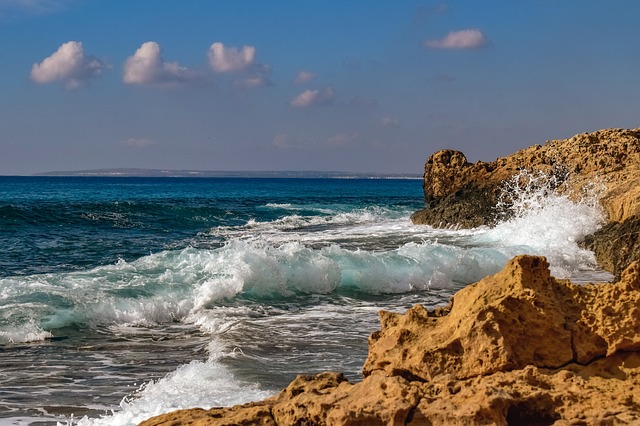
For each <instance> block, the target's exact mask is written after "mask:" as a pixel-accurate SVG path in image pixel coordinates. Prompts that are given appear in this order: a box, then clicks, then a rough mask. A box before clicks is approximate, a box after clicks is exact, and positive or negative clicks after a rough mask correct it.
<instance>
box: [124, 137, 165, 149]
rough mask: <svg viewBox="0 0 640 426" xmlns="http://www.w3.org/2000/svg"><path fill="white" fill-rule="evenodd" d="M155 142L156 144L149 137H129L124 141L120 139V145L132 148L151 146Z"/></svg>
mask: <svg viewBox="0 0 640 426" xmlns="http://www.w3.org/2000/svg"><path fill="white" fill-rule="evenodd" d="M156 144H157V142H156V141H154V140H153V139H149V138H130V139H127V140H126V141H122V145H125V146H130V147H134V148H144V147H147V146H152V145H156Z"/></svg>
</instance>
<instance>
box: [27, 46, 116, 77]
mask: <svg viewBox="0 0 640 426" xmlns="http://www.w3.org/2000/svg"><path fill="white" fill-rule="evenodd" d="M105 68H107V65H106V64H105V63H104V62H103V61H101V60H99V59H97V58H95V57H93V56H90V55H85V54H84V49H83V47H82V43H81V42H78V41H69V42H67V43H64V44H62V45H61V46H60V47H59V48H58V50H56V51H55V52H54V53H53V54H52V55H51V56H49V57H48V58H45V59H44V60H43V61H42V62H40V63H37V64H33V66H32V67H31V79H32V80H33V81H35V82H36V83H40V84H45V83H52V82H54V81H60V82H63V83H64V85H65V87H66V88H67V89H77V88H79V87H82V86H84V85H85V84H86V83H88V81H89V80H90V79H92V78H96V77H98V76H99V75H100V74H102V71H103V70H104V69H105Z"/></svg>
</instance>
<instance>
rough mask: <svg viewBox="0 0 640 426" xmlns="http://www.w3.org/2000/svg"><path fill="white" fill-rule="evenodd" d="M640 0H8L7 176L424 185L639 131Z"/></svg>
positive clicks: (4, 48) (0, 151) (4, 24)
mask: <svg viewBox="0 0 640 426" xmlns="http://www.w3.org/2000/svg"><path fill="white" fill-rule="evenodd" d="M639 16H640V1H637V0H517V1H514V0H486V1H477V0H459V1H456V0H450V1H442V2H440V1H435V2H430V1H413V0H406V1H405V0H394V1H391V0H388V1H383V0H380V1H377V0H376V1H373V0H339V1H338V0H335V1H333V0H295V1H294V0H271V1H268V0H215V1H214V0H207V1H205V0H202V1H198V0H183V1H177V0H175V1H168V0H0V175H15V174H17V175H28V174H32V173H37V172H47V171H60V170H65V171H71V170H86V169H99V168H149V169H170V170H185V169H188V170H229V171H240V170H252V171H267V170H315V171H350V172H378V173H415V174H420V173H421V172H422V170H423V167H424V163H425V160H426V159H427V157H428V156H429V155H431V154H432V153H433V152H435V151H437V150H439V149H444V148H452V149H457V150H460V151H462V152H464V153H465V154H466V156H467V158H468V160H469V161H474V162H475V161H479V160H483V161H491V160H494V159H495V158H497V157H500V156H504V155H508V154H510V153H513V152H515V151H517V150H519V149H522V148H525V147H527V146H530V145H533V144H537V143H540V144H544V143H545V141H546V140H549V139H564V138H568V137H571V136H572V135H574V134H577V133H582V132H585V131H589V132H590V131H595V130H598V129H601V128H636V127H640V71H639V70H640V25H638V23H637V19H638V17H639Z"/></svg>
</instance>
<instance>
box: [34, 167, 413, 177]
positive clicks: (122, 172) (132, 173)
mask: <svg viewBox="0 0 640 426" xmlns="http://www.w3.org/2000/svg"><path fill="white" fill-rule="evenodd" d="M34 176H94V177H95V176H104V177H236V178H299V179H305V178H306V179H313V178H325V179H422V175H421V174H417V173H353V172H334V171H329V172H319V171H307V170H303V171H217V170H162V169H93V170H77V171H53V172H44V173H36V174H34Z"/></svg>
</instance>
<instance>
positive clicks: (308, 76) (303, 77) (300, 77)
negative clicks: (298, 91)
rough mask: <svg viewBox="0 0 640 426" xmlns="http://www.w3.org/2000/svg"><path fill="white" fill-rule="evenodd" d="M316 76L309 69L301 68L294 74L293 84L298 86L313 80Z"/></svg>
mask: <svg viewBox="0 0 640 426" xmlns="http://www.w3.org/2000/svg"><path fill="white" fill-rule="evenodd" d="M316 77H317V75H316V74H314V73H312V72H311V71H304V70H303V71H300V72H298V74H296V77H295V78H294V79H293V84H295V85H296V86H300V85H303V84H306V83H309V82H310V81H313V80H315V79H316Z"/></svg>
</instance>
